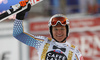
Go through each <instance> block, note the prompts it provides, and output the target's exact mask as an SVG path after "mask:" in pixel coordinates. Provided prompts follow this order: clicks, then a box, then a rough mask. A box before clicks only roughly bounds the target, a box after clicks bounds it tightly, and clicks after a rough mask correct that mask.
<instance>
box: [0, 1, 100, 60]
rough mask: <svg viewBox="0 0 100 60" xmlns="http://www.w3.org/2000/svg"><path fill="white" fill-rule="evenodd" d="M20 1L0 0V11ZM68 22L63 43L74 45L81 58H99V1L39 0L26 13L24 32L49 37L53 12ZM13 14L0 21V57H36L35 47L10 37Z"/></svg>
mask: <svg viewBox="0 0 100 60" xmlns="http://www.w3.org/2000/svg"><path fill="white" fill-rule="evenodd" d="M19 1H21V0H14V1H12V0H0V14H2V13H3V12H4V11H5V10H7V9H9V8H10V6H12V5H14V4H17V3H18V2H19ZM57 13H59V14H64V15H66V16H67V18H68V19H69V21H70V34H69V37H68V39H67V42H69V43H71V44H74V45H76V46H77V47H78V49H79V50H80V52H81V53H82V55H83V58H84V60H100V0H43V1H42V2H41V3H38V4H36V5H35V6H33V7H32V8H31V10H30V11H29V12H28V13H27V14H26V17H25V20H24V30H25V32H28V33H31V34H34V35H42V36H46V37H50V33H49V28H48V21H49V19H50V17H51V16H52V15H54V14H57ZM15 17H16V15H14V16H11V17H10V18H8V19H7V20H5V21H3V22H0V60H38V55H37V51H36V49H34V48H33V47H29V46H27V45H25V44H23V43H21V42H19V41H17V40H16V39H15V38H14V37H13V36H12V33H13V22H14V20H15Z"/></svg>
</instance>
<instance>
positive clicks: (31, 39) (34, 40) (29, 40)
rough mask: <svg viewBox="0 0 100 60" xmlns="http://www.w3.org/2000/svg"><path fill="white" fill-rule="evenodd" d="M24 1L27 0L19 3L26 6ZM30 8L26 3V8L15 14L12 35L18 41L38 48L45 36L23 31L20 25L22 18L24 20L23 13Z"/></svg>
mask: <svg viewBox="0 0 100 60" xmlns="http://www.w3.org/2000/svg"><path fill="white" fill-rule="evenodd" d="M26 3H27V1H21V2H20V5H21V6H22V7H24V6H26ZM30 8H31V5H30V4H28V7H27V9H25V10H24V11H22V12H20V13H18V14H17V15H16V20H15V21H14V27H13V36H14V37H15V38H16V39H18V40H19V41H21V42H23V43H25V44H27V45H29V46H32V47H35V48H36V49H38V48H39V47H40V46H41V44H42V43H43V41H44V39H45V38H44V37H40V36H32V35H30V34H28V33H25V32H24V29H23V25H22V24H23V22H22V20H24V16H25V13H26V12H28V11H29V10H30Z"/></svg>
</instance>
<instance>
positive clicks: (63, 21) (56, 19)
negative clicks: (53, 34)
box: [51, 17, 66, 26]
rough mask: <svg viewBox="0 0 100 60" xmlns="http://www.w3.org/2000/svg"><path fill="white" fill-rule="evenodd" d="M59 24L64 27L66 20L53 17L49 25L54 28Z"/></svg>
mask: <svg viewBox="0 0 100 60" xmlns="http://www.w3.org/2000/svg"><path fill="white" fill-rule="evenodd" d="M58 22H59V23H60V24H61V25H63V26H65V25H66V18H64V17H55V18H53V19H52V20H51V25H52V26H56V25H57V23H58Z"/></svg>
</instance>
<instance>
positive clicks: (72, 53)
mask: <svg viewBox="0 0 100 60" xmlns="http://www.w3.org/2000/svg"><path fill="white" fill-rule="evenodd" d="M26 3H27V1H21V2H20V5H21V6H25V5H26ZM30 7H31V6H30V4H28V8H27V9H26V10H24V11H23V12H20V13H18V14H17V16H16V20H15V21H14V28H13V36H14V37H15V38H16V39H18V40H19V41H21V42H23V43H25V44H27V45H29V46H32V47H34V48H36V49H37V51H38V55H39V60H82V55H81V53H80V52H79V50H77V48H76V47H75V46H74V45H71V44H69V43H68V42H66V38H67V37H68V34H69V21H68V19H67V18H66V16H64V15H62V14H56V15H54V16H52V17H51V19H50V21H49V24H48V25H49V29H50V34H51V37H52V39H50V38H48V37H44V36H34V35H31V34H28V33H25V32H24V30H23V25H22V20H23V19H24V15H25V13H26V12H27V11H29V10H30Z"/></svg>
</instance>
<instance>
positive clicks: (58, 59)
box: [45, 50, 67, 60]
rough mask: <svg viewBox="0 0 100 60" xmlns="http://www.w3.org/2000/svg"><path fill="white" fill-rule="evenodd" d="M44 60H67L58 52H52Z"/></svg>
mask: <svg viewBox="0 0 100 60" xmlns="http://www.w3.org/2000/svg"><path fill="white" fill-rule="evenodd" d="M45 60H67V57H66V56H65V55H64V54H63V53H62V52H61V51H60V50H54V51H50V52H48V53H47V54H46V58H45Z"/></svg>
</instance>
